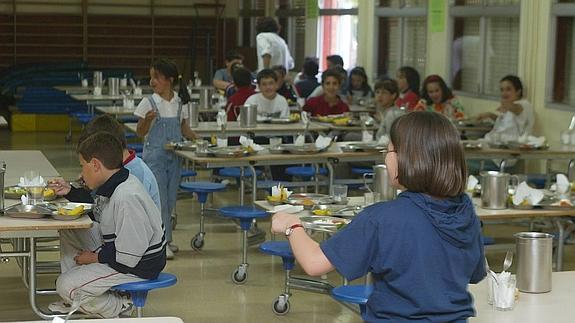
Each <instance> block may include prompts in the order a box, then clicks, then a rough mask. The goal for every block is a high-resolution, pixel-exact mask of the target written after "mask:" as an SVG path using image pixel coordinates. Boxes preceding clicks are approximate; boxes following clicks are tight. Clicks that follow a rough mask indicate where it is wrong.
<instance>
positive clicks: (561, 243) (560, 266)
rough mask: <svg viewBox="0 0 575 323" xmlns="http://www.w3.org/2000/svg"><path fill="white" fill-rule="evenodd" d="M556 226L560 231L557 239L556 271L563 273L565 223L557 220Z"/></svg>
mask: <svg viewBox="0 0 575 323" xmlns="http://www.w3.org/2000/svg"><path fill="white" fill-rule="evenodd" d="M554 222H555V226H556V227H557V230H559V236H558V237H557V255H556V258H555V263H556V266H555V270H556V271H562V270H563V247H564V246H565V227H564V226H563V222H562V221H561V219H555V220H554Z"/></svg>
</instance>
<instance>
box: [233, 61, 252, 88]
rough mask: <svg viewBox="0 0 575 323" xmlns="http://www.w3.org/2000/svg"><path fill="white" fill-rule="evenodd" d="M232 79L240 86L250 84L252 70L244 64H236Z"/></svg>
mask: <svg viewBox="0 0 575 323" xmlns="http://www.w3.org/2000/svg"><path fill="white" fill-rule="evenodd" d="M232 79H233V80H234V83H235V84H236V86H238V87H242V86H248V85H250V84H252V79H253V78H252V72H250V71H249V70H248V69H247V68H245V67H244V66H243V65H234V68H233V69H232Z"/></svg>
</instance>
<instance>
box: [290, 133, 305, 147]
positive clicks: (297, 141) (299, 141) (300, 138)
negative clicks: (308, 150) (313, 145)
mask: <svg viewBox="0 0 575 323" xmlns="http://www.w3.org/2000/svg"><path fill="white" fill-rule="evenodd" d="M293 144H294V145H296V146H303V145H305V136H304V135H297V137H296V138H295V140H294V142H293Z"/></svg>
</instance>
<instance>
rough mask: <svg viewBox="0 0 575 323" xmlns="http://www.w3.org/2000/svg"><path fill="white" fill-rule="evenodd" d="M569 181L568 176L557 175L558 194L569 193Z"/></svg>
mask: <svg viewBox="0 0 575 323" xmlns="http://www.w3.org/2000/svg"><path fill="white" fill-rule="evenodd" d="M570 185H571V184H570V183H569V180H568V179H567V176H565V175H563V174H557V193H559V194H565V193H567V192H568V191H569V189H570V188H571V187H570Z"/></svg>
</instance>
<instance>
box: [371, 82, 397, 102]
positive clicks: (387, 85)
mask: <svg viewBox="0 0 575 323" xmlns="http://www.w3.org/2000/svg"><path fill="white" fill-rule="evenodd" d="M373 90H374V91H377V90H385V91H387V92H389V93H391V94H393V95H395V98H396V99H397V98H398V97H399V86H397V81H395V80H391V79H388V80H383V81H381V80H378V81H376V82H375V84H374V85H373Z"/></svg>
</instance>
